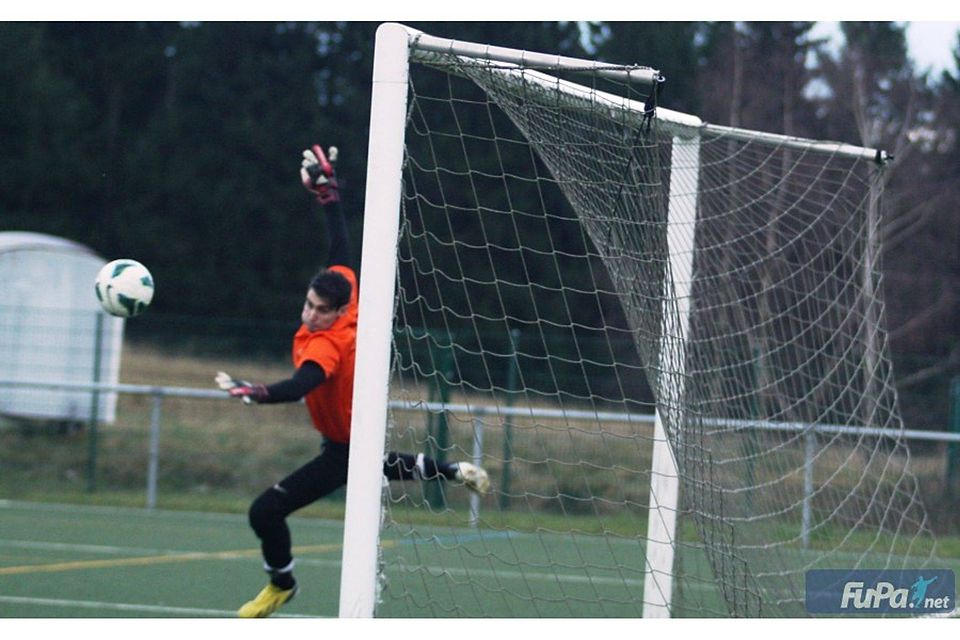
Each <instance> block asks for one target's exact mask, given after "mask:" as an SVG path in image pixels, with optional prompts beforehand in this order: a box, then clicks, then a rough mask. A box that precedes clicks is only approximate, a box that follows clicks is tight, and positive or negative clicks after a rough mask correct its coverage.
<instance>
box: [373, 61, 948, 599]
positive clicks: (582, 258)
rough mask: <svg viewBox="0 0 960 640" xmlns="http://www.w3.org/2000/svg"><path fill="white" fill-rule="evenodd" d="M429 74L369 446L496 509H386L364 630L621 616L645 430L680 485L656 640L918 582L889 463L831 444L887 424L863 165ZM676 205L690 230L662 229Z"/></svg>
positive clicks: (466, 66)
mask: <svg viewBox="0 0 960 640" xmlns="http://www.w3.org/2000/svg"><path fill="white" fill-rule="evenodd" d="M428 62H429V64H422V65H421V64H417V65H413V68H412V69H411V85H410V87H411V88H410V91H411V105H410V111H409V118H408V127H407V134H406V157H405V167H404V192H403V203H402V220H401V229H400V238H399V256H398V258H399V265H398V273H397V283H398V295H397V300H396V314H395V324H394V330H395V332H394V364H393V382H392V387H391V400H392V403H391V407H392V408H391V412H390V425H389V428H388V443H387V445H388V448H389V449H395V450H405V451H427V452H428V453H429V454H431V455H433V456H435V457H438V458H441V459H446V460H470V459H473V458H474V457H475V456H478V457H477V459H478V460H479V461H480V462H481V463H482V464H483V466H484V467H485V468H487V469H488V471H489V472H490V474H491V478H492V480H493V492H492V495H489V496H487V497H485V498H483V499H482V500H480V501H479V502H477V501H474V502H473V503H472V504H471V502H470V500H469V498H468V496H467V494H466V492H465V491H464V490H463V489H462V488H459V487H455V486H453V485H449V484H448V485H439V484H432V485H425V486H424V485H421V484H418V483H406V484H393V485H392V486H390V487H389V488H387V489H385V492H386V495H385V510H386V518H385V524H384V528H383V531H382V540H383V561H384V567H383V574H384V576H385V588H384V590H383V593H382V602H381V604H380V605H379V609H378V615H384V616H391V615H414V616H444V615H454V616H636V615H640V614H641V613H642V612H643V607H644V603H643V599H644V596H643V584H644V580H645V579H646V577H647V574H646V572H647V570H648V565H647V558H646V550H647V548H648V541H647V539H646V536H647V520H648V505H649V503H650V484H651V483H650V478H651V475H650V474H651V471H650V469H651V450H652V447H653V433H654V432H653V421H652V419H651V416H652V414H653V413H654V411H655V410H657V411H658V412H659V414H660V416H661V418H662V420H663V424H664V428H665V430H666V434H667V439H668V440H669V442H670V445H671V448H672V450H673V451H674V453H675V460H676V465H677V469H678V471H679V486H680V496H681V499H680V503H679V516H680V517H679V526H678V528H677V530H676V534H675V538H674V539H673V540H672V541H671V542H672V546H673V549H674V553H675V558H674V559H673V561H672V565H671V566H672V572H673V593H672V594H668V596H669V597H668V600H669V601H670V602H671V605H670V609H671V613H672V615H675V616H684V615H686V616H691V615H693V616H696V615H728V614H729V615H744V616H756V615H788V616H793V615H802V614H803V613H804V605H803V597H804V594H803V578H804V572H805V571H806V570H808V569H812V568H827V567H844V568H846V567H870V568H884V567H907V566H909V567H921V566H924V565H926V564H927V563H928V562H929V561H930V559H931V558H932V554H933V548H932V547H933V545H932V538H931V536H930V534H929V532H928V531H927V530H926V528H925V515H924V511H923V507H922V504H921V502H920V500H919V498H918V496H917V487H916V482H915V481H914V479H913V477H912V475H911V474H910V472H909V470H908V460H909V456H908V452H907V450H906V447H905V446H904V444H903V443H902V442H901V441H900V440H899V439H897V438H895V437H877V436H875V435H862V434H858V433H857V428H859V427H864V426H868V427H879V428H888V429H891V430H896V429H899V428H900V426H901V425H900V420H899V417H898V413H897V408H896V395H895V391H894V388H893V386H892V382H891V372H890V365H889V358H888V355H887V353H886V345H885V336H884V333H883V332H882V331H881V329H880V327H881V322H882V316H883V309H882V302H881V300H880V296H879V290H878V281H879V277H880V273H879V265H878V264H877V255H878V250H877V249H878V247H877V246H876V242H877V240H876V234H875V232H874V231H875V229H876V225H877V216H879V184H880V182H879V180H878V172H879V171H880V170H881V169H880V167H878V166H877V165H876V164H875V163H872V162H869V161H867V160H864V159H856V158H851V157H850V156H849V155H847V154H843V153H839V151H840V145H837V146H836V147H831V146H830V145H827V144H824V143H818V144H816V145H811V146H810V147H809V148H805V147H804V145H803V144H802V143H800V142H798V141H791V142H790V143H789V144H775V143H772V142H770V141H764V139H762V138H758V139H756V140H750V139H749V138H748V137H743V136H734V135H730V134H728V133H727V132H724V131H723V130H720V129H712V128H709V127H700V128H693V129H690V128H685V127H684V126H680V125H676V124H672V123H670V122H665V121H661V120H659V119H657V118H654V119H653V120H652V121H651V120H649V119H647V118H645V117H644V115H643V113H642V111H639V110H637V108H636V107H637V104H638V102H630V101H629V100H618V99H611V97H610V96H609V95H607V94H598V93H596V92H595V91H594V90H593V89H594V86H593V85H592V84H591V83H592V82H593V81H590V80H588V81H587V82H586V84H587V86H586V87H582V86H578V85H576V86H575V85H573V84H571V83H568V82H565V81H561V80H553V79H552V78H551V77H550V75H548V74H547V73H545V71H549V70H544V69H540V70H526V69H521V68H519V67H516V66H514V65H498V64H495V63H489V62H483V61H474V60H468V59H465V58H462V57H455V56H444V55H431V56H430V59H429V61H428ZM621 89H622V91H624V92H626V93H624V95H625V97H626V98H632V99H634V100H643V99H644V97H645V96H643V95H636V90H631V89H630V88H629V87H626V86H624V87H622V88H621ZM608 91H609V89H608ZM630 91H634V93H632V94H631V93H630ZM831 149H833V151H831ZM671 180H673V185H672V187H671ZM680 201H685V202H687V203H692V204H691V206H692V207H695V223H693V222H688V223H683V228H676V227H677V225H678V223H676V222H673V223H672V224H673V225H674V227H675V228H674V229H670V226H671V217H670V210H671V202H673V206H677V204H676V203H677V202H680ZM671 234H673V235H671ZM668 237H672V238H674V240H668ZM676 238H680V239H681V240H683V241H684V242H685V246H684V247H683V248H682V250H681V251H679V252H678V248H677V240H676ZM678 253H681V254H682V253H687V254H688V260H687V263H688V264H689V265H690V267H691V270H690V272H689V273H688V274H684V273H683V272H682V270H681V271H680V272H678V270H677V262H676V256H677V254H678ZM672 259H673V261H672ZM685 292H686V293H685Z"/></svg>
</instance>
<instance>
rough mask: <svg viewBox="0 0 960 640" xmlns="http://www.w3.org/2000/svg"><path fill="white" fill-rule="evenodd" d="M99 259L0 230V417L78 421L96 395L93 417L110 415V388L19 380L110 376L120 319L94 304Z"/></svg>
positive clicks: (64, 244) (109, 418)
mask: <svg viewBox="0 0 960 640" xmlns="http://www.w3.org/2000/svg"><path fill="white" fill-rule="evenodd" d="M104 263H105V260H104V259H103V258H101V257H100V256H98V255H97V254H96V253H94V252H93V251H92V250H91V249H89V248H88V247H85V246H83V245H81V244H78V243H76V242H73V241H70V240H66V239H63V238H58V237H54V236H50V235H46V234H42V233H34V232H27V231H4V232H0V383H6V384H0V416H7V417H17V418H27V419H37V420H47V421H56V422H65V423H76V422H85V421H88V420H90V419H91V416H93V415H94V414H93V409H94V404H93V403H94V402H95V401H96V402H97V404H96V418H97V420H98V421H99V422H107V423H111V422H113V421H114V419H115V415H116V402H117V396H116V394H115V393H94V392H91V391H74V390H69V389H63V390H49V389H31V388H29V386H28V385H25V384H23V383H30V382H46V383H51V382H52V383H62V382H66V383H95V382H99V383H107V384H115V383H116V382H117V379H118V377H119V372H120V350H121V346H122V340H123V327H124V322H123V319H121V318H115V317H113V316H109V315H107V314H105V313H104V312H103V311H102V309H101V307H100V304H99V302H98V301H97V298H96V295H95V294H94V287H93V282H94V278H95V277H96V275H97V272H98V271H99V269H100V267H102V266H103V264H104ZM11 383H13V384H11ZM95 398H96V400H95Z"/></svg>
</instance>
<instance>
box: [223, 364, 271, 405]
mask: <svg viewBox="0 0 960 640" xmlns="http://www.w3.org/2000/svg"><path fill="white" fill-rule="evenodd" d="M214 381H215V382H216V383H217V386H218V387H220V388H221V389H223V390H224V391H226V392H228V393H229V394H230V397H232V398H241V399H242V400H243V401H244V403H246V404H253V403H254V402H263V401H264V400H266V399H267V398H269V397H270V392H269V391H267V387H266V385H262V384H254V383H252V382H247V381H246V380H237V379H236V378H232V377H231V376H230V374H228V373H227V372H225V371H218V372H217V376H216V377H215V378H214Z"/></svg>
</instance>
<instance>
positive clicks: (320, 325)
mask: <svg viewBox="0 0 960 640" xmlns="http://www.w3.org/2000/svg"><path fill="white" fill-rule="evenodd" d="M346 310H347V307H346V305H344V306H342V307H340V308H339V309H338V308H336V307H334V306H333V304H332V303H331V302H330V300H328V299H327V298H322V297H320V296H318V295H317V292H316V291H314V290H313V289H308V290H307V298H306V300H304V301H303V313H301V314H300V319H301V320H302V321H303V324H305V325H306V326H307V330H308V331H323V330H324V329H329V328H330V327H331V326H333V323H334V322H336V321H337V318H339V317H340V316H342V315H343V313H344V312H345V311H346Z"/></svg>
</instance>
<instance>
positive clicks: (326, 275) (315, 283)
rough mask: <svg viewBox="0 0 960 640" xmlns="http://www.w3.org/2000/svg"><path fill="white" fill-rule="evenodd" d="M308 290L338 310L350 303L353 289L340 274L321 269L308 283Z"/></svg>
mask: <svg viewBox="0 0 960 640" xmlns="http://www.w3.org/2000/svg"><path fill="white" fill-rule="evenodd" d="M310 288H311V289H313V291H314V292H315V293H316V294H317V295H318V296H320V297H321V298H326V299H327V300H328V301H329V302H330V303H331V304H332V305H333V306H334V307H335V308H337V309H339V308H340V307H342V306H344V305H345V304H347V303H348V302H350V294H351V293H353V287H352V286H350V281H349V280H347V279H346V278H345V277H343V274H342V273H337V272H336V271H331V270H329V269H323V270H321V271H320V272H319V273H317V275H315V276H313V280H311V281H310Z"/></svg>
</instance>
